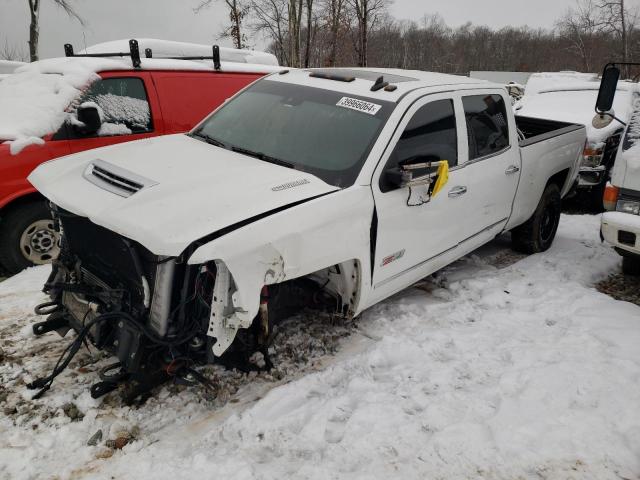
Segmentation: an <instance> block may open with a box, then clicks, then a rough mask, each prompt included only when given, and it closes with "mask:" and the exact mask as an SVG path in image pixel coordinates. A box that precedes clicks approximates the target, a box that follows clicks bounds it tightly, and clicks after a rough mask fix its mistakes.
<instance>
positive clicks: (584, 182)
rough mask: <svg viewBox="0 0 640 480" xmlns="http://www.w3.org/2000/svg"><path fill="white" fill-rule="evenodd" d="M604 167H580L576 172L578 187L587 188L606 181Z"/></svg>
mask: <svg viewBox="0 0 640 480" xmlns="http://www.w3.org/2000/svg"><path fill="white" fill-rule="evenodd" d="M606 171H607V169H606V167H605V166H604V165H600V166H598V167H580V173H579V174H578V188H589V187H595V186H596V185H601V184H602V183H604V182H606Z"/></svg>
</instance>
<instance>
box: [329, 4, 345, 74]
mask: <svg viewBox="0 0 640 480" xmlns="http://www.w3.org/2000/svg"><path fill="white" fill-rule="evenodd" d="M341 10H342V0H331V52H330V54H329V62H328V63H329V66H331V67H335V66H336V58H337V56H338V32H339V30H340V19H341V15H342V12H341Z"/></svg>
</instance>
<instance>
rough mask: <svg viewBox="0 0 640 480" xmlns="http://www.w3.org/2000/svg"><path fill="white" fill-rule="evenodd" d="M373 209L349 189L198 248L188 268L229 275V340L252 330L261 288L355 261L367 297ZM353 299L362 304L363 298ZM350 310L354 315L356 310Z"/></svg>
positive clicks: (365, 195)
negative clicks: (221, 269) (212, 267)
mask: <svg viewBox="0 0 640 480" xmlns="http://www.w3.org/2000/svg"><path fill="white" fill-rule="evenodd" d="M373 209H374V203H373V197H372V195H371V189H370V188H369V187H366V186H353V187H350V188H348V189H345V190H340V191H337V192H335V193H332V194H329V195H325V196H323V197H320V198H317V199H314V200H311V201H309V202H306V203H303V204H300V205H297V206H294V207H291V208H289V209H286V210H283V211H280V212H278V213H276V214H274V215H271V216H269V217H266V218H262V219H260V220H258V221H256V222H254V223H251V224H249V225H246V226H244V227H242V228H239V229H237V230H234V231H232V232H230V233H228V234H226V235H224V236H222V237H220V238H217V239H215V240H213V241H211V242H209V243H207V244H205V245H202V246H201V247H199V248H198V249H197V250H196V251H195V252H194V253H193V254H192V255H191V257H190V258H189V260H188V263H189V264H203V263H206V262H211V261H215V262H217V263H218V264H219V263H220V262H222V263H223V264H224V265H225V266H226V268H227V269H228V271H229V273H230V275H231V277H232V279H233V283H234V284H235V291H234V292H233V294H232V295H231V300H232V302H233V315H232V317H233V318H229V317H227V319H226V321H225V322H224V324H225V325H226V328H229V329H233V330H234V332H233V333H234V335H232V336H231V337H233V336H235V330H237V329H238V328H248V327H249V326H251V323H252V322H253V319H254V318H255V316H256V315H257V314H258V310H259V307H260V291H261V290H262V287H263V286H264V285H271V284H275V283H281V282H284V281H286V280H291V279H294V278H299V277H302V276H305V275H308V274H310V273H313V272H317V271H319V270H321V269H324V268H328V267H331V266H333V265H336V264H340V263H343V262H346V261H349V260H355V261H358V262H359V264H360V266H361V273H362V274H361V283H360V290H361V291H362V290H365V291H368V290H369V289H370V285H371V273H370V261H369V259H370V252H371V250H370V228H371V220H372V216H373ZM357 298H358V300H359V301H358V303H359V304H362V295H358V296H357ZM353 310H354V313H357V312H358V311H359V307H358V305H355V306H354V308H353ZM219 321H221V320H219ZM226 337H227V338H228V337H230V336H229V335H226ZM232 339H233V338H231V340H232ZM218 342H219V343H220V339H219V338H218ZM223 343H230V341H229V342H227V341H225V342H223ZM223 346H224V345H222V344H216V347H214V353H216V355H219V354H220V353H221V352H223V351H224V350H226V347H227V346H228V345H227V346H224V348H222V347H223ZM218 352H220V353H218Z"/></svg>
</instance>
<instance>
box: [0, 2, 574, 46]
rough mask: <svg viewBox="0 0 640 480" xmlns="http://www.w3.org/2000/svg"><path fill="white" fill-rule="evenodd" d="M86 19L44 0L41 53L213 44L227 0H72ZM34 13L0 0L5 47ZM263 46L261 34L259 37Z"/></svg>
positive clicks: (498, 20)
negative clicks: (102, 46)
mask: <svg viewBox="0 0 640 480" xmlns="http://www.w3.org/2000/svg"><path fill="white" fill-rule="evenodd" d="M72 2H73V3H74V4H75V5H76V7H77V11H78V13H80V14H81V15H82V16H83V18H84V19H85V20H86V22H87V24H86V26H85V27H84V28H83V27H82V26H81V25H80V24H79V23H78V22H76V21H74V20H70V19H69V18H68V17H67V16H66V15H65V14H64V12H63V11H61V10H60V9H59V8H56V7H55V6H53V1H51V0H42V11H41V32H40V56H41V57H42V58H46V57H55V56H61V55H62V54H63V44H64V43H72V44H73V45H74V47H75V48H76V50H78V49H79V48H80V47H82V46H83V45H84V42H85V40H84V38H83V31H84V37H85V38H86V43H87V45H92V44H94V43H98V42H103V41H106V40H113V39H118V38H136V37H137V38H144V37H152V38H164V39H168V40H179V41H186V42H197V43H206V44H211V43H214V42H217V43H220V44H221V45H228V44H229V42H227V41H218V40H217V35H218V34H219V32H220V31H221V29H222V27H221V26H222V25H223V23H224V22H225V20H226V13H225V9H224V8H223V7H222V6H221V4H222V3H223V2H222V1H221V0H220V2H219V4H218V5H217V6H216V5H214V6H213V7H211V8H209V9H208V10H205V11H204V12H202V13H200V14H198V15H195V14H194V13H193V7H194V6H196V5H197V4H198V0H72ZM574 2H575V0H395V3H394V4H393V6H392V7H391V13H392V14H393V15H394V16H395V17H397V18H404V19H419V18H420V17H422V16H423V15H424V14H431V13H439V14H440V15H442V17H443V18H444V19H445V21H446V22H447V23H448V24H449V25H452V26H457V25H460V24H463V23H465V22H467V21H470V22H473V23H475V24H482V25H489V26H491V27H503V26H505V25H530V26H532V27H551V26H552V25H553V22H554V21H555V20H556V19H557V18H558V17H559V16H560V15H562V14H563V13H564V12H565V10H566V9H567V7H568V6H569V5H573V4H574ZM28 25H29V14H28V7H27V0H0V48H2V46H3V45H4V43H5V41H6V42H8V44H9V45H11V46H18V45H19V46H23V48H24V52H25V54H26V53H27V52H28V48H27V40H28V35H29V33H28V32H29V30H28ZM252 43H253V44H254V46H255V47H257V48H263V47H264V42H263V41H262V40H261V39H253V41H252Z"/></svg>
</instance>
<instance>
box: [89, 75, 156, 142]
mask: <svg viewBox="0 0 640 480" xmlns="http://www.w3.org/2000/svg"><path fill="white" fill-rule="evenodd" d="M85 102H94V103H96V104H97V105H98V106H99V107H100V109H101V110H102V114H103V123H102V128H101V129H100V131H98V135H100V136H102V135H127V134H131V133H144V132H150V131H152V130H153V124H152V121H151V110H150V108H149V100H148V99H147V92H146V90H145V88H144V82H143V81H142V79H140V78H135V77H122V78H105V79H103V80H98V81H97V82H95V83H93V84H92V85H91V86H90V87H89V89H88V90H87V91H86V92H85V94H84V95H83V97H82V100H81V101H80V103H85Z"/></svg>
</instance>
